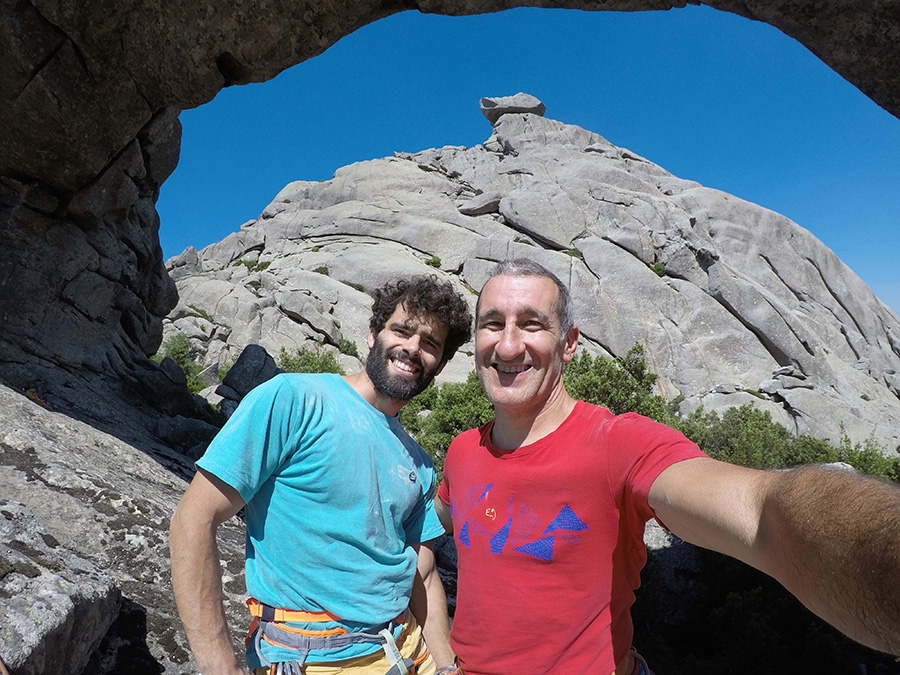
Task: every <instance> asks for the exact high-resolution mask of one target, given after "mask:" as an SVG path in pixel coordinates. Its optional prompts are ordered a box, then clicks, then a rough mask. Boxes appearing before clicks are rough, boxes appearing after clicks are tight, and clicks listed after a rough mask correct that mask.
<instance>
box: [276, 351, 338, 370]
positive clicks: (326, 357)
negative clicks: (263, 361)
mask: <svg viewBox="0 0 900 675" xmlns="http://www.w3.org/2000/svg"><path fill="white" fill-rule="evenodd" d="M275 363H276V364H277V365H278V367H279V368H281V369H282V370H285V371H287V372H289V373H337V374H338V375H344V369H343V368H341V364H340V363H338V361H337V359H336V358H335V356H334V354H333V353H332V352H330V351H328V350H326V349H316V350H315V351H313V350H312V349H306V348H303V349H297V350H295V351H294V353H293V354H289V353H288V352H287V350H286V349H285V348H284V347H282V348H281V352H280V353H279V354H278V358H277V359H275Z"/></svg>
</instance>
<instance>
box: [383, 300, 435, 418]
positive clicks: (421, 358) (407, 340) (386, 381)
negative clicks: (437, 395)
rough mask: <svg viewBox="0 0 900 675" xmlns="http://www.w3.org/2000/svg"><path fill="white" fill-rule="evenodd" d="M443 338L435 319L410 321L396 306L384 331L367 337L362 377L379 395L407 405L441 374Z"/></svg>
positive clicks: (414, 318) (409, 317)
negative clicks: (366, 376) (365, 378)
mask: <svg viewBox="0 0 900 675" xmlns="http://www.w3.org/2000/svg"><path fill="white" fill-rule="evenodd" d="M446 338H447V327H446V326H444V325H443V324H442V323H441V322H440V321H438V320H437V319H436V318H434V317H425V318H419V317H413V316H410V315H409V314H408V313H407V312H406V309H405V308H404V307H403V305H402V304H401V305H397V308H396V309H395V310H394V313H393V314H391V316H390V317H388V320H387V321H386V322H385V325H384V328H382V329H381V330H380V331H379V332H378V334H377V335H376V334H375V333H373V332H370V333H369V356H368V357H367V358H366V375H368V377H369V380H371V382H372V384H373V385H374V387H375V389H376V390H378V391H379V392H381V393H382V394H384V395H386V396H388V397H390V398H392V399H397V400H400V401H408V400H409V399H411V398H413V397H414V396H416V395H417V394H420V393H421V392H422V391H424V390H425V388H426V387H427V386H428V385H429V384H431V381H432V380H433V379H434V378H435V376H436V375H437V374H438V373H440V372H441V369H442V368H443V367H444V361H443V360H442V358H443V353H444V342H445V340H446Z"/></svg>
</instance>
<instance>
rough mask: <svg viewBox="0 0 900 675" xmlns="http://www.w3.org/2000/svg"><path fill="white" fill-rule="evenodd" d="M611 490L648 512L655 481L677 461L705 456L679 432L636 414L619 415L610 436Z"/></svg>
mask: <svg viewBox="0 0 900 675" xmlns="http://www.w3.org/2000/svg"><path fill="white" fill-rule="evenodd" d="M608 445H609V452H608V470H609V482H610V487H611V488H612V490H613V494H614V495H616V496H617V501H619V500H620V499H623V498H624V499H629V500H632V501H636V502H637V504H638V505H639V506H640V507H641V508H646V509H647V510H648V511H649V504H648V498H649V494H650V488H651V487H652V485H653V482H654V481H655V480H656V479H657V478H658V477H659V474H661V473H662V472H663V471H665V470H666V469H667V468H669V467H670V466H672V465H673V464H676V463H677V462H681V461H684V460H686V459H693V458H696V457H706V454H705V453H704V452H703V451H702V450H701V449H700V448H699V447H698V446H697V444H696V443H694V442H693V441H691V440H689V439H688V438H687V437H686V436H685V435H684V434H682V433H681V432H680V431H677V430H675V429H672V428H671V427H668V426H666V425H664V424H660V423H658V422H654V421H653V420H651V419H650V418H648V417H643V416H641V415H637V414H635V413H626V414H624V415H619V416H618V417H616V418H615V420H614V421H613V423H612V425H611V428H610V430H609V436H608Z"/></svg>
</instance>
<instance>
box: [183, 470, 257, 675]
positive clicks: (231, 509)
mask: <svg viewBox="0 0 900 675" xmlns="http://www.w3.org/2000/svg"><path fill="white" fill-rule="evenodd" d="M243 505H244V502H243V500H241V497H240V495H239V494H238V492H237V491H236V490H235V489H234V488H232V487H231V486H229V485H227V484H226V483H223V482H222V481H221V480H219V479H218V478H216V477H215V476H213V475H212V474H209V473H206V472H204V471H203V470H200V471H198V472H197V474H196V475H195V476H194V480H193V481H192V482H191V484H190V485H189V486H188V489H187V490H186V491H185V493H184V496H183V497H182V498H181V501H180V502H179V504H178V508H176V509H175V515H173V516H172V523H171V526H170V529H169V548H170V550H171V553H172V590H173V591H174V593H175V603H176V604H177V605H178V614H179V615H180V616H181V622H182V623H183V624H184V630H185V633H187V637H188V642H189V643H190V645H191V651H192V652H193V653H194V661H195V663H196V664H197V668H198V669H199V670H200V672H201V673H203V675H238V674H244V673H246V672H247V671H246V670H244V669H242V668H240V667H239V666H238V663H237V659H236V658H235V655H234V649H233V648H232V646H231V633H230V632H229V629H228V622H227V620H226V618H225V607H224V603H223V596H222V571H221V567H220V563H219V549H218V546H217V545H216V531H217V530H218V528H219V525H221V524H222V523H224V522H225V521H226V520H228V519H229V518H231V517H232V516H233V515H235V514H236V513H237V512H238V511H240V509H241V507H242V506H243Z"/></svg>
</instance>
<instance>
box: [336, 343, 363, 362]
mask: <svg viewBox="0 0 900 675" xmlns="http://www.w3.org/2000/svg"><path fill="white" fill-rule="evenodd" d="M338 351H339V352H340V353H341V354H346V355H347V356H353V357H356V358H357V359H358V358H359V350H358V349H357V348H356V343H355V342H354V341H353V340H348V339H347V338H341V341H340V342H339V343H338Z"/></svg>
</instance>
